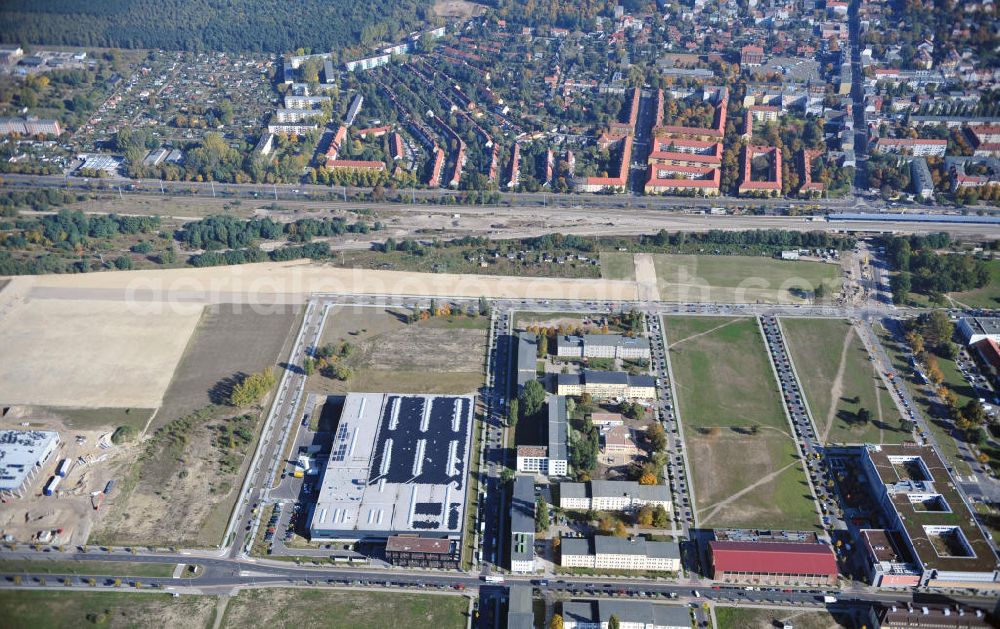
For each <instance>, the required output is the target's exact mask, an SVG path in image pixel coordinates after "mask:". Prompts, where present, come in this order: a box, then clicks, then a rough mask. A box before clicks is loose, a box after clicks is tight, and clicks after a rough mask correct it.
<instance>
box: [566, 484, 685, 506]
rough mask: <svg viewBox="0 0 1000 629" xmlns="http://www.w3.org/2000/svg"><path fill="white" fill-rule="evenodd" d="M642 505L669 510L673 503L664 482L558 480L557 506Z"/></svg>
mask: <svg viewBox="0 0 1000 629" xmlns="http://www.w3.org/2000/svg"><path fill="white" fill-rule="evenodd" d="M644 505H650V506H653V507H657V506H660V507H663V508H664V509H666V510H668V511H669V510H670V509H671V508H672V506H673V503H672V501H671V499H670V490H669V489H668V488H667V486H666V485H640V484H639V483H637V482H635V481H618V480H593V481H590V482H587V483H560V484H559V507H560V508H561V509H574V510H577V511H589V510H594V511H634V510H636V509H639V508H640V507H642V506H644Z"/></svg>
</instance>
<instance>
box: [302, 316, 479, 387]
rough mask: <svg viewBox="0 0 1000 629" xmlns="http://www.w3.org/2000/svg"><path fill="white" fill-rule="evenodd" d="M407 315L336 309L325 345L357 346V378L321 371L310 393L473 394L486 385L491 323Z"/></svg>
mask: <svg viewBox="0 0 1000 629" xmlns="http://www.w3.org/2000/svg"><path fill="white" fill-rule="evenodd" d="M405 316H406V311H404V310H401V309H382V308H358V307H353V306H338V307H336V308H333V309H331V310H330V312H329V314H328V315H327V321H326V327H325V328H324V330H323V339H322V341H321V343H322V344H326V343H335V344H339V343H344V342H347V343H350V344H351V345H352V347H353V348H354V350H353V352H352V353H351V355H350V356H349V357H347V358H346V359H343V362H344V364H345V365H346V366H348V367H349V368H350V369H351V370H352V371H353V376H352V377H351V378H350V379H348V380H346V381H340V380H334V379H332V378H328V377H326V376H324V375H321V374H319V373H317V374H315V375H313V376H312V377H311V378H310V380H309V390H310V391H312V392H316V393H327V394H332V393H347V392H349V391H393V392H397V393H418V392H424V393H468V392H469V391H473V390H475V389H476V388H478V387H479V386H481V385H482V383H483V357H484V352H485V351H486V332H485V327H486V326H487V324H488V321H489V320H488V319H486V318H485V317H477V318H467V317H435V318H432V319H429V320H426V321H419V322H416V323H412V324H406V323H405V322H404V319H403V318H404V317H405Z"/></svg>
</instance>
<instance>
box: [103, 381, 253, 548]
mask: <svg viewBox="0 0 1000 629" xmlns="http://www.w3.org/2000/svg"><path fill="white" fill-rule="evenodd" d="M267 403H268V400H265V402H264V406H265V407H266V405H267ZM238 412H239V411H237V410H236V409H232V408H228V407H213V408H209V409H203V410H202V411H198V412H196V413H194V414H191V415H188V416H186V417H185V418H183V419H181V420H175V421H173V422H170V423H169V424H166V425H164V426H163V427H161V428H160V429H158V430H157V431H156V432H155V433H152V434H151V435H148V436H147V438H146V440H145V441H144V442H143V443H142V444H141V446H139V447H137V448H136V452H135V456H134V457H132V458H130V459H128V460H125V461H122V462H121V463H120V464H119V465H118V466H117V469H116V471H117V473H118V474H119V478H121V483H120V486H121V491H120V492H118V493H116V494H115V495H112V496H111V498H110V500H109V504H106V506H105V509H106V510H107V512H108V513H107V514H106V515H105V517H104V520H103V521H102V522H101V525H100V526H99V527H96V528H95V530H94V534H93V536H92V537H91V539H90V543H92V544H112V543H113V544H126V545H127V544H144V545H145V544H164V545H173V546H215V545H218V544H219V543H220V542H222V539H221V538H222V534H223V532H224V529H225V524H226V523H225V514H226V512H227V511H228V510H229V509H230V508H231V505H232V503H233V501H234V500H235V495H236V492H237V491H238V489H239V479H240V474H241V473H242V471H243V470H242V468H243V467H245V465H246V464H247V462H248V459H247V458H246V457H247V456H248V454H249V452H251V451H252V448H253V442H239V444H238V445H236V446H233V447H228V448H227V447H223V446H222V445H220V443H219V433H220V430H221V429H222V427H223V426H225V425H226V424H227V423H230V425H231V422H233V421H234V420H232V419H231V417H233V416H234V415H236V414H237V413H238ZM247 412H248V413H249V415H250V418H249V419H248V420H247V421H246V423H245V425H246V426H247V429H248V430H249V431H250V432H251V433H252V435H253V436H254V439H256V437H257V432H258V430H259V428H260V424H261V421H260V416H261V414H262V413H263V410H262V409H253V410H252V411H247ZM220 514H221V515H220Z"/></svg>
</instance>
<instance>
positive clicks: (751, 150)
mask: <svg viewBox="0 0 1000 629" xmlns="http://www.w3.org/2000/svg"><path fill="white" fill-rule="evenodd" d="M761 156H764V157H767V158H768V161H769V164H768V174H767V179H765V180H763V181H753V160H754V158H756V157H761ZM739 193H740V196H757V197H759V196H766V197H776V196H778V195H780V194H781V151H780V150H779V149H778V148H777V147H774V146H755V145H753V144H748V145H747V146H745V147H744V148H743V169H742V172H741V173H740V188H739Z"/></svg>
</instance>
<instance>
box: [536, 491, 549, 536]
mask: <svg viewBox="0 0 1000 629" xmlns="http://www.w3.org/2000/svg"><path fill="white" fill-rule="evenodd" d="M547 530H549V505H548V503H547V502H545V498H542V497H541V496H539V497H538V499H537V500H535V532H536V533H543V532H545V531H547Z"/></svg>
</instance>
